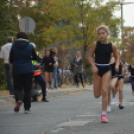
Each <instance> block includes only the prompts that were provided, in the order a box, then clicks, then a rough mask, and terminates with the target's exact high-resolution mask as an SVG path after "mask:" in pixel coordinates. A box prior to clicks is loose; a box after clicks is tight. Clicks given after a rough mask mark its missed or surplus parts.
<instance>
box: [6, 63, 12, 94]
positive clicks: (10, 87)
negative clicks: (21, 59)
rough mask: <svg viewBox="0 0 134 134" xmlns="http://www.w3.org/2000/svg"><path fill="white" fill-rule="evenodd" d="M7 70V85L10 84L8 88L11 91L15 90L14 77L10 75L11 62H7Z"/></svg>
mask: <svg viewBox="0 0 134 134" xmlns="http://www.w3.org/2000/svg"><path fill="white" fill-rule="evenodd" d="M5 70H6V79H7V86H8V90H9V91H10V93H12V92H13V87H12V79H11V76H10V66H9V64H5Z"/></svg>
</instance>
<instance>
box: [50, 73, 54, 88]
mask: <svg viewBox="0 0 134 134" xmlns="http://www.w3.org/2000/svg"><path fill="white" fill-rule="evenodd" d="M52 77H53V73H52V72H49V81H50V83H51V88H52V82H53V79H52Z"/></svg>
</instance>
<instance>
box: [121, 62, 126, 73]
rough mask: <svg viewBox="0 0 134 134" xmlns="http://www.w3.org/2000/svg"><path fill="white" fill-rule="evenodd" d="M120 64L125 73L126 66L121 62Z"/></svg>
mask: <svg viewBox="0 0 134 134" xmlns="http://www.w3.org/2000/svg"><path fill="white" fill-rule="evenodd" d="M120 64H121V66H122V67H123V68H124V71H125V72H126V71H127V67H126V65H125V64H124V63H123V62H122V61H120Z"/></svg>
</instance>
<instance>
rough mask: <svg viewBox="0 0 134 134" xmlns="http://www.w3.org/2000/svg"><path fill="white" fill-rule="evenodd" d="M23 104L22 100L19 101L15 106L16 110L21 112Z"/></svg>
mask: <svg viewBox="0 0 134 134" xmlns="http://www.w3.org/2000/svg"><path fill="white" fill-rule="evenodd" d="M21 105H22V101H18V102H17V104H16V106H15V108H14V112H19V110H20V106H21Z"/></svg>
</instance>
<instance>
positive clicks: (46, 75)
mask: <svg viewBox="0 0 134 134" xmlns="http://www.w3.org/2000/svg"><path fill="white" fill-rule="evenodd" d="M44 74H45V81H46V88H47V84H48V76H49V73H48V72H45V73H44Z"/></svg>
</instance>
